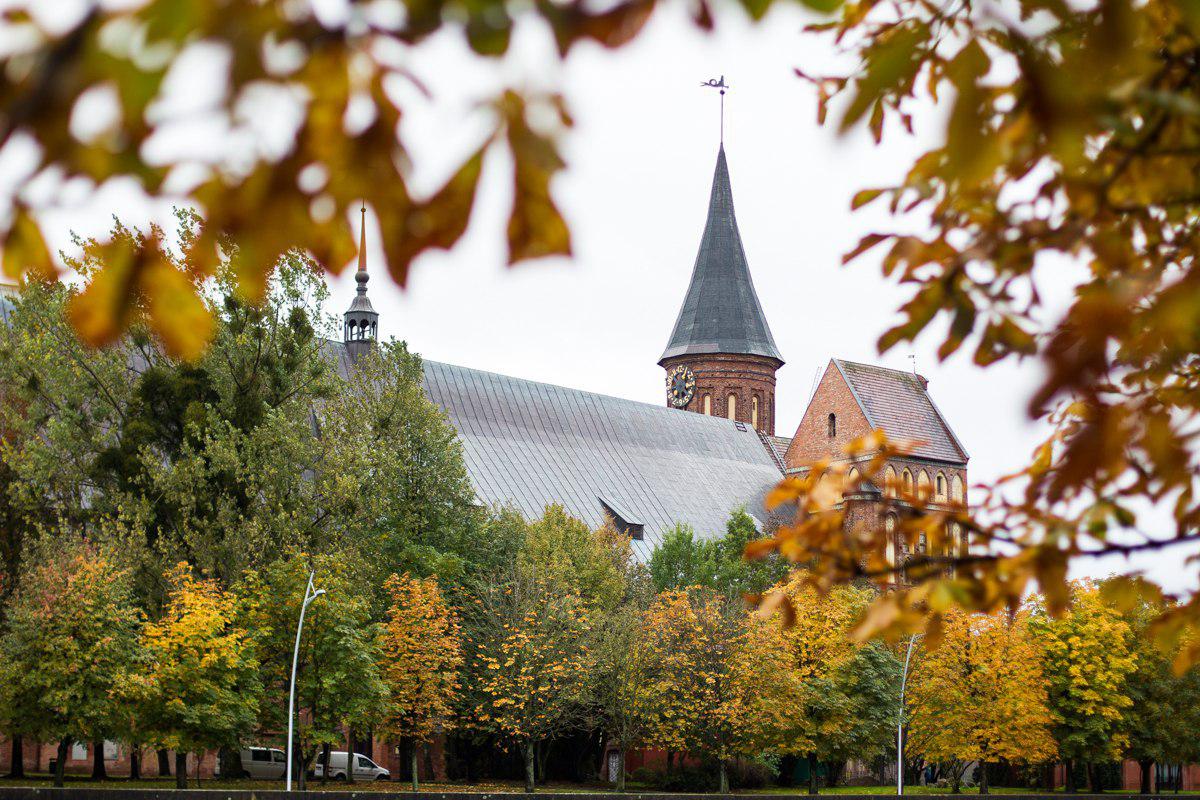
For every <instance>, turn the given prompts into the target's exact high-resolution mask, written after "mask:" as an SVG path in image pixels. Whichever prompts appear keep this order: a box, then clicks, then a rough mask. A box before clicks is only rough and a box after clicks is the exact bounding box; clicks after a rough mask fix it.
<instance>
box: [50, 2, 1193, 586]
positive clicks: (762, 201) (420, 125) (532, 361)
mask: <svg viewBox="0 0 1200 800" xmlns="http://www.w3.org/2000/svg"><path fill="white" fill-rule="evenodd" d="M813 19H815V18H814V17H811V16H810V15H808V14H807V12H805V11H803V10H802V9H800V8H798V7H794V6H787V7H779V8H777V9H776V10H775V11H773V12H772V14H771V15H770V16H769V17H768V20H767V22H766V23H765V24H760V25H752V24H751V23H749V22H748V21H746V19H745V17H744V15H743V14H742V13H741V12H740V11H736V10H733V9H730V8H728V7H722V9H721V11H720V13H719V15H718V25H717V32H716V33H715V34H712V35H706V34H703V33H701V32H699V31H697V30H696V29H695V28H694V27H693V26H692V25H691V24H690V23H689V22H688V21H687V20H686V16H685V11H684V7H683V5H682V4H681V3H678V2H677V3H674V4H673V5H666V6H664V7H662V8H661V9H660V11H659V12H658V13H657V14H656V16H655V17H654V18H653V19H652V20H651V22H650V23H649V25H648V27H647V29H646V31H645V32H644V34H643V35H642V36H640V37H639V38H638V40H637V41H636V43H635V44H633V45H631V46H628V47H625V48H622V49H620V50H619V51H616V52H615V53H614V52H611V51H605V50H603V49H602V48H599V47H596V46H592V45H590V44H589V45H582V46H580V47H578V48H577V49H576V50H575V52H574V53H573V54H572V56H571V57H570V58H569V59H568V61H567V62H566V63H565V64H564V65H562V66H558V65H557V64H555V62H554V59H552V58H550V57H549V53H550V51H549V47H550V43H549V41H548V37H546V36H542V35H540V31H536V30H533V31H531V30H526V31H524V32H521V33H520V34H519V35H518V36H517V37H516V39H515V42H514V52H513V56H512V57H511V58H510V59H508V60H507V62H506V63H505V64H503V65H502V66H501V67H500V68H496V66H495V65H491V64H480V63H477V62H475V61H473V60H472V59H469V58H464V57H463V53H464V48H463V46H462V45H461V44H460V42H459V40H458V37H457V36H441V37H439V38H438V39H436V40H435V41H433V42H431V43H430V44H428V45H426V46H424V47H423V48H422V52H421V55H420V58H419V59H418V60H417V62H416V64H415V68H416V71H417V73H418V74H419V75H420V77H421V78H422V79H424V80H425V81H426V82H427V83H428V84H429V86H430V87H431V88H432V89H433V92H434V96H435V100H434V102H432V103H424V104H421V105H420V106H419V107H417V108H415V109H410V110H409V113H408V114H407V116H406V117H405V122H404V127H403V129H402V135H403V136H404V138H405V140H406V143H407V144H408V145H409V146H410V147H411V148H412V149H413V150H414V152H415V153H416V159H415V160H416V162H417V163H418V165H419V167H420V168H421V169H422V172H420V173H419V174H418V175H417V176H416V180H417V183H418V185H419V186H424V187H426V188H429V189H432V188H434V187H435V186H436V185H438V184H439V183H440V181H441V180H442V179H443V178H444V177H445V175H446V174H447V171H448V170H449V169H450V167H451V166H452V164H453V163H454V159H455V158H456V157H460V156H461V154H462V153H463V152H465V151H466V148H468V147H470V146H471V145H472V144H474V143H475V142H477V141H478V136H479V125H478V124H477V122H478V120H473V119H472V118H471V117H470V116H469V114H468V112H467V109H468V108H469V107H470V106H471V104H472V103H473V102H474V101H475V100H477V99H478V98H479V97H480V96H481V94H482V93H483V92H485V91H487V90H488V89H489V87H494V86H496V85H499V84H500V83H503V82H511V83H516V84H518V85H526V86H534V87H539V86H540V87H554V86H561V87H562V88H563V90H564V91H565V93H566V95H567V98H568V100H569V102H570V107H571V110H572V112H573V114H574V117H575V119H576V122H577V127H576V130H575V131H574V132H573V133H572V134H571V135H570V137H569V139H568V140H567V142H566V143H565V144H566V147H565V154H566V157H567V161H568V164H569V168H568V170H567V171H566V173H565V174H564V175H563V176H562V177H561V178H560V179H559V180H558V181H557V182H556V183H555V185H554V194H555V197H556V198H557V199H558V201H559V203H560V205H561V207H562V208H563V210H564V212H565V214H566V216H567V218H568V221H569V222H570V224H571V228H572V231H573V234H574V250H575V256H574V258H573V259H571V260H569V261H568V260H565V259H550V260H544V261H541V262H537V263H533V264H527V265H525V266H521V267H518V268H515V269H508V268H506V267H505V266H504V259H505V248H504V242H503V232H504V224H505V219H506V217H505V215H506V213H507V210H508V203H509V201H510V193H509V186H508V176H507V174H506V173H505V168H506V164H504V163H503V157H501V158H498V159H493V161H492V163H491V164H490V166H489V169H488V171H487V172H486V173H485V179H484V182H483V185H482V190H481V194H480V197H479V199H478V201H477V203H476V206H475V209H474V212H473V220H472V223H473V224H472V228H471V233H470V235H469V236H467V237H466V238H465V239H464V241H462V242H461V243H460V244H459V246H458V247H456V248H455V249H454V250H452V251H450V252H448V253H432V254H427V255H425V256H424V257H422V258H420V259H419V260H418V261H417V263H416V265H415V267H414V271H413V273H412V277H411V280H410V284H409V288H408V290H407V291H406V292H404V293H401V292H400V291H399V290H398V289H397V288H396V287H395V286H394V285H392V284H391V283H390V282H389V280H388V279H387V277H386V275H385V271H384V269H383V260H382V259H383V255H382V250H381V249H380V247H379V242H378V238H377V235H376V230H375V228H374V227H373V225H370V224H369V225H368V250H369V255H368V260H369V265H370V267H371V269H372V271H373V273H374V275H373V278H372V281H371V284H370V295H371V298H372V300H373V302H374V304H375V308H376V309H377V310H378V311H379V312H380V327H381V333H382V335H383V336H384V337H395V338H398V339H404V340H407V341H408V343H409V345H410V346H411V348H412V349H414V350H416V351H417V352H419V353H421V354H422V355H424V356H425V357H426V358H429V359H434V360H439V361H446V362H450V363H454V364H461V365H465V366H470V367H476V368H480V369H485V370H492V371H496V372H500V373H504V374H508V375H515V376H520V377H524V378H530V379H534V380H539V381H545V382H549V383H555V384H561V385H564V386H570V387H576V388H581V389H587V390H590V391H596V392H602V393H605V394H611V395H616V396H619V397H625V398H630V399H634V400H641V401H645V402H648V403H656V404H661V403H663V402H664V375H663V371H662V369H661V368H659V367H658V366H657V361H658V359H659V357H660V355H661V354H662V350H663V347H664V346H665V344H666V341H667V337H668V335H669V334H670V332H671V329H672V326H673V324H674V322H675V317H676V315H677V313H678V311H679V306H680V304H681V302H682V300H683V295H684V291H685V289H686V287H687V283H688V278H689V276H690V274H691V270H692V265H693V262H694V260H695V256H696V250H697V247H698V245H699V241H700V234H701V231H702V228H703V224H704V220H705V212H706V207H707V202H708V195H709V188H710V186H711V182H712V174H713V168H714V164H715V159H716V154H717V146H718V98H717V96H716V93H715V92H714V91H713V90H711V89H704V88H701V86H700V84H701V82H702V81H704V80H707V79H709V78H714V77H717V76H720V75H724V76H725V79H726V82H727V83H728V84H730V85H731V87H732V89H731V91H730V93H729V94H728V95H727V97H726V120H725V147H726V153H727V156H728V160H729V169H730V174H731V178H732V184H733V193H734V201H735V206H736V210H737V217H738V224H739V227H740V229H741V234H742V240H743V243H744V245H745V249H746V254H747V257H748V259H749V262H750V268H751V272H752V274H753V278H754V283H755V286H756V288H757V290H758V295H759V298H760V300H761V302H762V306H763V309H764V310H765V312H766V315H767V319H768V321H769V323H770V325H771V329H772V332H773V333H774V336H775V341H776V343H777V345H778V347H779V350H780V351H781V353H782V354H783V357H784V358H785V360H786V362H787V363H786V364H785V365H784V367H783V368H782V369H781V370H780V371H779V376H778V377H779V383H778V390H777V394H776V404H777V417H778V422H777V425H778V429H777V431H776V432H777V433H779V434H781V435H786V436H790V435H791V434H792V433H793V431H794V430H795V428H796V426H797V424H798V423H799V421H800V418H801V416H802V414H803V412H804V408H805V405H806V403H807V400H808V398H809V394H810V392H811V390H812V388H813V386H814V380H815V378H816V376H817V375H818V373H819V372H820V371H821V370H822V369H823V368H824V366H825V365H826V364H827V362H828V360H829V359H830V358H831V357H834V356H836V357H842V358H848V359H852V360H858V361H866V362H870V363H877V364H883V365H886V366H891V367H895V368H897V369H909V368H910V361H909V355H910V354H911V355H914V356H915V357H916V366H917V369H918V371H919V372H921V373H922V374H923V375H925V376H926V377H927V378H929V380H930V392H931V393H932V396H933V398H934V400H935V402H936V403H937V404H938V406H939V407H940V408H941V410H942V412H943V413H944V414H945V415H946V417H947V419H948V420H949V422H950V424H951V425H952V426H953V428H954V429H955V432H956V433H957V435H958V437H959V439H961V441H962V442H963V444H964V446H965V447H966V448H967V450H968V451H969V453H970V455H971V461H970V466H969V475H970V479H971V483H977V482H980V481H985V482H986V481H990V480H992V479H994V478H996V477H997V476H999V475H1002V474H1005V473H1008V472H1011V471H1014V470H1016V469H1019V468H1020V467H1021V466H1022V465H1024V464H1026V463H1027V459H1028V456H1029V452H1030V450H1031V448H1032V446H1033V444H1034V443H1035V441H1036V440H1037V437H1038V434H1039V429H1038V428H1037V427H1036V426H1034V425H1032V424H1031V423H1030V422H1029V421H1028V419H1027V417H1026V414H1025V407H1026V402H1027V398H1028V396H1029V394H1030V392H1031V390H1032V387H1034V386H1035V385H1036V384H1037V381H1038V378H1039V374H1040V371H1039V368H1038V366H1037V365H1036V364H1034V363H1032V362H1027V363H1025V364H1015V363H1013V364H1004V365H999V366H993V367H991V368H988V369H986V370H984V369H979V368H976V367H974V366H973V365H972V364H971V363H970V359H969V355H968V354H961V355H959V356H957V357H954V358H952V359H950V360H949V361H948V362H946V363H938V362H937V360H936V357H935V355H934V352H935V350H936V348H937V345H938V344H939V343H940V338H938V337H937V336H936V335H927V336H926V337H924V338H923V339H921V340H920V341H918V343H917V345H916V346H915V347H911V348H910V347H908V346H901V347H898V348H896V349H894V350H893V351H891V352H889V353H887V354H886V355H882V356H881V355H880V354H879V353H878V352H877V350H876V347H875V342H876V340H877V338H878V337H879V335H880V333H882V332H883V331H884V330H885V329H886V328H887V327H888V325H889V324H890V323H892V322H893V321H894V320H895V319H897V316H896V309H897V308H898V307H899V305H900V304H901V303H902V302H903V301H904V300H905V299H906V297H907V295H908V291H907V290H905V289H904V288H903V287H900V286H898V285H897V284H896V283H895V282H894V281H891V280H884V279H883V278H882V277H881V275H880V272H879V269H878V254H876V255H875V257H873V258H865V259H863V260H862V261H860V262H856V263H855V264H853V265H851V266H849V267H842V266H841V255H842V254H843V253H845V252H846V251H848V250H850V249H851V248H852V247H853V246H854V245H855V244H856V243H857V241H858V239H859V238H860V237H861V236H862V235H863V234H864V233H867V232H870V231H872V230H876V229H879V228H880V227H886V226H888V225H891V224H893V223H892V222H891V221H890V220H889V219H888V218H887V217H886V215H885V214H884V213H882V209H878V210H876V209H874V208H870V209H868V210H866V211H860V212H855V213H851V211H850V198H851V196H852V195H853V194H854V192H856V191H857V190H859V189H861V188H864V187H872V186H883V185H889V184H893V183H896V182H897V181H899V180H900V178H901V177H902V175H903V171H904V168H905V167H906V165H908V164H910V163H911V160H912V157H913V156H914V154H916V153H919V152H921V151H923V150H924V149H925V148H927V147H929V146H931V145H933V144H936V143H937V142H938V141H939V138H940V135H941V125H940V122H939V120H940V116H939V112H938V111H937V110H935V109H930V110H929V112H928V113H926V114H924V115H919V116H918V125H919V128H918V131H917V138H916V139H914V138H912V137H909V136H907V135H906V134H904V133H903V132H901V131H899V130H889V131H888V132H887V136H886V138H885V142H884V144H883V145H882V146H876V145H875V144H874V143H873V142H872V141H871V140H870V139H869V137H866V136H863V135H853V136H848V137H844V138H840V137H838V136H837V135H836V132H835V131H834V130H833V128H832V127H830V128H822V127H820V126H818V125H817V122H816V111H815V97H814V93H813V92H812V91H811V90H810V89H809V87H808V86H807V85H806V84H805V83H804V82H803V81H801V80H800V79H798V78H797V77H796V76H795V73H794V68H796V67H802V68H804V69H805V70H806V71H808V72H821V71H822V69H827V68H830V67H831V66H832V65H833V64H834V63H835V62H836V57H835V55H834V54H833V53H831V52H830V51H829V49H828V46H827V45H826V43H825V41H824V40H822V39H818V38H816V37H815V36H814V35H812V34H801V28H802V27H803V25H804V24H805V23H806V22H809V21H813ZM267 119H268V120H269V116H268V117H267ZM201 138H202V137H200V136H199V135H196V136H195V137H194V139H196V140H197V141H199V140H200V139H201ZM166 212H167V209H165V208H158V209H156V210H155V213H154V214H153V215H154V216H156V218H158V219H160V220H162V221H164V222H165V221H166V216H165V215H166ZM112 213H119V214H121V215H122V217H123V218H125V219H127V221H129V222H130V223H133V224H139V225H144V224H145V222H146V221H147V219H149V218H150V217H151V216H152V212H151V209H150V208H148V207H146V206H145V204H141V203H138V202H137V201H136V199H135V198H132V197H129V196H128V193H126V192H124V191H123V190H121V189H120V188H119V187H113V188H112V189H111V190H110V191H108V192H106V193H104V194H103V195H102V196H101V197H99V198H91V199H90V200H88V201H87V202H85V203H81V204H80V205H78V206H75V207H72V208H69V209H67V210H66V211H64V212H62V213H58V214H55V215H53V216H51V217H50V218H49V219H47V221H46V226H45V227H46V232H47V235H49V236H50V237H51V239H52V243H53V244H55V245H57V246H61V247H69V240H68V232H69V230H71V229H74V230H77V231H79V232H80V233H84V234H95V235H99V234H102V233H103V232H104V231H105V230H106V229H107V227H108V220H109V218H110V216H111V214H112ZM264 224H270V221H269V220H264ZM355 224H356V233H357V220H355ZM907 224H909V225H910V226H912V225H916V226H918V227H919V221H908V223H907ZM1040 269H1041V270H1042V274H1041V275H1040V277H1041V283H1040V288H1041V289H1042V290H1043V291H1044V292H1045V293H1046V297H1047V298H1048V300H1049V301H1050V304H1051V307H1052V308H1055V309H1056V308H1060V307H1061V304H1062V303H1063V302H1064V301H1065V299H1066V298H1068V297H1069V293H1070V287H1071V284H1072V280H1073V279H1074V278H1075V277H1076V276H1077V275H1078V272H1077V271H1074V270H1073V269H1072V268H1070V267H1069V266H1061V267H1059V268H1057V269H1056V270H1053V271H1050V272H1047V271H1046V269H1045V268H1040ZM351 272H352V270H348V271H347V272H346V273H345V275H344V276H343V277H342V278H341V279H339V280H337V281H335V282H334V283H333V289H334V297H333V310H335V311H339V312H340V311H341V310H342V309H343V308H344V307H345V306H346V304H347V303H348V302H349V298H350V297H351V295H352V294H353V291H354V289H353V280H352V278H351V277H350V275H351ZM940 330H941V329H940V326H939V332H940ZM1177 564H1178V561H1177V560H1163V561H1161V562H1158V563H1157V564H1152V565H1151V566H1152V567H1153V568H1154V571H1155V572H1156V574H1157V575H1158V577H1161V578H1163V579H1164V580H1166V581H1167V582H1168V583H1169V584H1171V585H1173V586H1175V587H1177V588H1181V587H1182V586H1184V585H1188V586H1190V585H1192V584H1193V582H1194V577H1195V576H1194V574H1193V575H1191V576H1187V577H1185V576H1184V575H1183V571H1182V570H1180V569H1179V568H1178V567H1177V566H1176V565H1177ZM1114 566H1115V565H1114ZM1109 568H1110V567H1108V566H1106V565H1093V566H1091V567H1088V568H1087V570H1088V571H1089V572H1093V573H1103V572H1106V571H1107V570H1108V569H1109Z"/></svg>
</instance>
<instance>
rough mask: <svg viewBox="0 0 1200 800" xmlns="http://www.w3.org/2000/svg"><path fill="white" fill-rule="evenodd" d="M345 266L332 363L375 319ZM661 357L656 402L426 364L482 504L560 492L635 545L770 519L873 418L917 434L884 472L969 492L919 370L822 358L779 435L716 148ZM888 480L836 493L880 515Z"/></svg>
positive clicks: (721, 155) (880, 520) (762, 336)
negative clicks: (792, 485)
mask: <svg viewBox="0 0 1200 800" xmlns="http://www.w3.org/2000/svg"><path fill="white" fill-rule="evenodd" d="M356 279H357V281H358V294H357V295H356V297H355V299H354V301H353V303H352V305H351V307H350V309H349V310H348V311H347V312H346V326H345V336H344V341H343V342H338V343H331V348H333V350H334V352H335V353H336V357H337V359H338V363H339V368H340V369H342V370H349V369H352V368H353V367H352V364H353V351H354V350H355V349H357V348H361V347H364V346H368V344H367V341H369V340H371V339H373V338H374V336H375V331H376V329H377V323H378V314H376V313H375V312H374V309H373V308H371V304H370V301H369V300H368V299H367V297H366V287H367V283H368V275H367V271H366V264H365V263H364V262H362V261H360V263H359V272H358V274H357V276H356ZM364 314H365V316H364ZM364 340H367V341H364ZM658 363H659V365H660V366H662V368H663V370H664V372H665V378H666V397H665V403H664V404H663V405H661V406H656V405H652V404H648V403H640V402H635V401H632V400H624V399H621V398H617V397H609V396H606V395H600V394H594V393H591V392H584V391H580V390H577V389H570V388H566V387H562V386H553V385H548V384H543V383H535V382H533V381H528V380H523V379H521V378H515V377H509V376H505V375H499V374H496V373H491V372H483V371H480V370H474V369H469V368H466V367H459V366H452V365H449V364H442V363H437V362H432V361H427V362H426V363H425V388H426V391H427V392H428V394H429V396H430V398H431V399H432V400H433V401H434V402H435V403H437V404H438V405H439V406H441V407H442V409H443V410H444V411H445V412H446V414H447V417H448V418H449V420H450V422H451V423H452V424H453V425H454V427H455V429H456V430H457V432H458V435H459V440H460V441H461V443H462V446H463V451H464V455H465V458H466V463H467V470H468V473H469V475H470V477H471V481H472V485H473V487H474V489H475V492H476V495H477V496H478V498H479V501H480V502H481V504H484V505H498V504H509V505H514V506H516V507H517V508H519V509H520V510H521V511H522V512H524V513H525V514H527V515H529V516H531V517H536V516H539V515H540V514H541V512H542V510H543V509H544V508H545V507H546V505H548V504H550V503H558V504H560V505H562V506H564V507H565V508H566V510H567V511H568V512H569V513H571V514H572V515H574V516H576V517H578V518H580V519H582V520H584V521H585V522H587V523H589V524H591V525H599V524H601V523H603V522H604V521H605V519H611V520H612V521H613V522H615V523H616V524H617V526H618V527H620V528H622V529H623V530H625V531H626V532H627V533H629V534H630V536H632V537H633V539H634V541H635V547H636V549H637V550H638V552H639V554H640V555H642V556H643V557H645V556H648V554H649V552H650V551H651V550H652V549H653V547H654V545H655V544H656V543H657V542H658V541H659V540H660V539H661V537H662V536H663V535H664V534H665V533H666V531H667V530H669V529H670V528H671V527H673V526H674V525H675V524H676V523H686V524H688V525H691V527H692V528H693V529H694V530H695V531H696V533H697V534H699V535H700V536H717V535H720V533H721V532H723V530H724V525H725V521H726V520H727V519H728V517H729V514H730V513H731V512H732V511H733V510H734V509H736V508H739V507H741V508H745V510H746V511H747V512H748V513H749V514H750V515H751V516H753V517H754V518H755V520H756V521H757V522H758V524H759V525H760V527H761V528H762V529H763V530H766V529H767V528H769V521H768V519H767V514H766V512H765V509H764V508H763V502H762V501H763V497H764V496H765V494H766V491H767V490H768V489H769V488H770V487H771V486H773V485H774V484H775V483H777V482H778V481H779V480H780V479H781V478H782V477H783V476H785V475H788V474H798V473H802V472H803V471H804V470H805V468H806V466H805V465H806V464H808V463H809V462H811V461H812V460H814V459H818V458H824V457H834V458H838V457H841V453H842V448H843V447H844V446H845V445H846V444H847V443H848V442H849V441H850V440H852V439H854V438H856V437H858V436H862V435H864V434H866V433H868V432H870V431H872V430H874V429H877V428H879V429H883V431H884V432H885V433H886V434H887V435H888V437H889V438H890V439H908V440H913V441H918V442H921V443H922V444H921V446H920V447H918V448H917V449H916V450H914V451H913V452H912V453H911V455H910V456H909V457H907V458H905V459H897V460H895V461H894V462H893V463H891V464H889V465H888V467H887V475H888V476H889V477H891V476H894V480H893V481H892V484H893V485H895V486H907V487H909V488H911V489H915V490H916V491H918V492H928V493H929V495H930V496H932V497H933V498H934V499H935V501H936V502H944V503H953V502H960V503H962V502H966V485H967V452H966V450H965V448H964V447H963V446H962V444H961V443H960V442H959V440H958V438H957V437H956V436H955V435H954V432H953V430H952V429H951V428H950V425H949V423H948V422H947V420H946V419H945V417H943V416H942V414H941V412H940V411H938V409H937V406H936V405H934V402H933V400H932V398H931V397H930V395H929V391H928V381H926V380H925V379H924V378H923V377H921V376H919V375H915V374H912V373H907V372H902V371H897V370H891V369H885V368H883V367H876V366H870V365H866V364H856V363H854V362H850V361H843V360H839V359H833V360H831V361H830V362H829V363H828V366H827V367H826V371H825V374H824V377H823V378H822V379H821V382H820V384H819V385H818V386H817V389H816V391H815V393H814V394H813V396H812V398H811V400H809V402H808V406H807V409H806V411H805V413H804V417H803V420H802V421H801V423H800V425H799V427H798V428H797V429H796V431H795V432H794V434H793V435H792V436H791V437H788V436H779V435H776V408H777V402H779V399H780V398H777V397H776V392H775V387H776V382H775V376H776V373H777V372H778V370H779V369H780V368H781V367H782V366H783V365H784V360H783V356H782V355H781V353H780V350H779V348H778V346H777V345H776V343H775V339H774V337H773V336H772V334H771V328H770V325H769V324H768V322H767V317H766V314H765V313H764V312H763V308H762V304H761V303H760V301H759V298H758V294H757V292H756V291H755V288H754V281H753V279H752V276H751V272H750V265H749V263H748V261H747V259H746V252H745V249H744V247H743V246H742V239H741V234H740V232H739V230H738V224H737V217H736V215H735V213H734V204H733V190H732V186H731V181H730V174H729V166H728V163H727V159H726V155H725V149H724V147H723V146H722V147H721V149H720V150H718V152H717V162H716V169H715V172H714V175H713V182H712V191H711V195H710V198H709V207H708V215H707V219H706V221H705V224H704V229H703V233H702V234H701V237H700V245H699V249H698V252H697V255H696V261H695V264H694V266H693V268H692V275H691V280H690V282H689V284H688V287H687V291H686V292H685V294H684V298H683V303H682V306H681V308H680V311H679V315H678V318H677V319H676V321H675V325H674V328H673V329H672V331H671V334H670V337H669V339H668V341H667V345H666V348H665V350H664V351H663V353H662V356H661V358H660V359H659V362H658ZM782 399H783V402H798V398H792V399H791V400H789V399H788V398H782ZM888 493H889V489H888V488H887V486H886V485H884V484H882V483H881V485H880V486H878V487H876V486H874V485H872V484H869V483H868V484H866V485H864V486H863V487H862V488H861V489H860V490H859V491H858V492H857V493H856V494H854V495H853V496H849V497H847V498H846V499H845V502H846V503H847V504H848V505H849V511H850V512H851V516H852V517H853V518H854V519H855V521H859V522H864V521H866V522H872V523H877V524H879V525H883V526H887V525H889V524H892V521H891V517H890V516H889V514H890V512H889V511H888V509H889V508H894V507H895V505H896V504H897V502H902V501H899V499H898V498H887V497H884V495H885V494H888Z"/></svg>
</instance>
